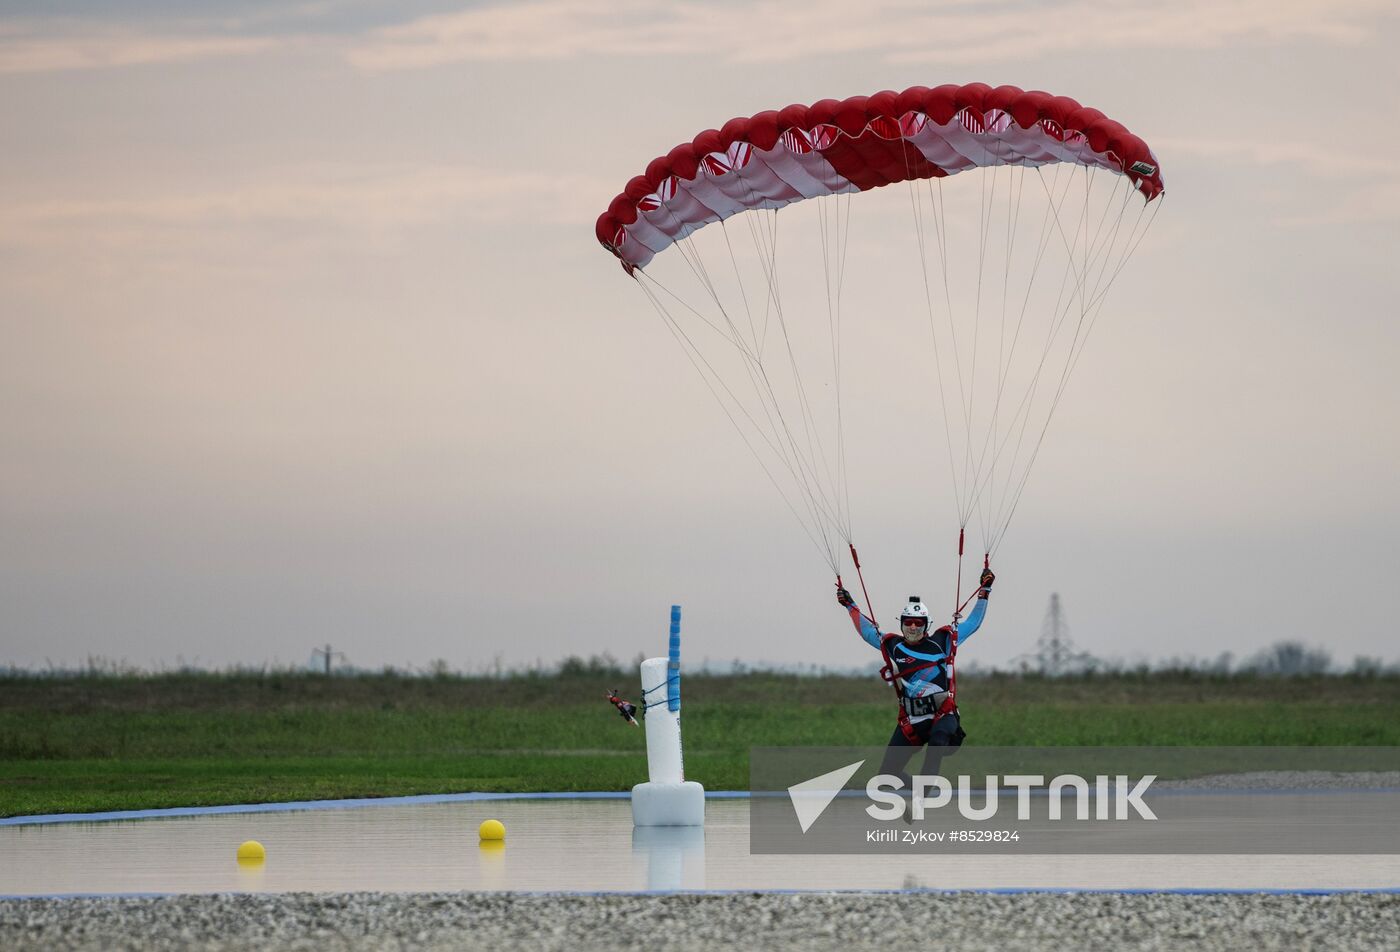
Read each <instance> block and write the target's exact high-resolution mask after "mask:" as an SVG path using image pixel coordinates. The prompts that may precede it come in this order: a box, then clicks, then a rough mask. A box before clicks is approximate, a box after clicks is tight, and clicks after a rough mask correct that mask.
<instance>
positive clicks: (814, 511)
mask: <svg viewBox="0 0 1400 952" xmlns="http://www.w3.org/2000/svg"><path fill="white" fill-rule="evenodd" d="M774 229H775V231H774V236H773V244H775V243H776V223H775V226H774ZM676 245H677V246H678V247H680V248H681V249H682V252H683V257H684V258H685V260H686V262H687V264H688V265H689V267H690V269H691V272H692V274H693V275H694V276H695V278H696V280H697V281H698V282H699V283H700V285H701V286H702V287H703V288H705V289H706V290H707V291H708V292H709V294H710V297H711V299H712V300H713V301H714V303H715V306H716V308H718V309H719V311H720V313H721V314H722V315H723V316H724V318H725V322H726V324H727V325H728V326H729V328H730V333H729V334H728V335H725V334H724V332H723V331H721V330H720V329H719V328H718V327H717V326H716V325H715V324H714V323H713V322H711V321H709V320H707V319H705V318H704V317H703V315H699V316H701V319H702V320H705V323H706V324H708V325H709V326H710V327H712V328H713V329H715V330H716V331H717V332H718V333H719V334H720V336H722V337H725V338H726V340H728V341H729V343H731V344H733V345H734V346H735V347H736V348H738V349H739V351H740V353H741V354H742V355H743V357H744V367H745V373H746V375H747V376H749V379H750V383H751V385H752V386H753V387H754V392H755V395H756V397H757V399H758V402H759V404H760V406H761V407H762V408H763V413H764V415H765V417H767V418H768V420H769V426H770V428H771V429H772V432H773V436H774V440H771V441H770V440H768V439H767V438H766V437H765V438H764V439H765V442H766V443H768V445H769V448H770V450H772V451H773V452H774V454H775V455H776V456H777V457H778V458H779V460H780V461H781V462H782V463H783V465H784V466H785V467H786V468H787V470H788V472H789V474H790V475H791V476H792V477H793V481H794V482H795V483H797V484H798V486H799V487H800V488H801V489H802V490H803V493H804V502H805V503H806V506H807V509H808V512H809V518H810V519H811V524H812V525H813V526H814V527H816V529H817V532H818V534H820V535H821V536H822V537H823V540H824V541H825V543H826V551H827V552H828V553H829V556H828V557H829V560H830V561H834V560H835V557H834V552H835V546H834V544H833V543H832V542H831V541H830V539H829V537H828V535H827V532H826V530H825V528H824V525H825V523H824V521H823V518H824V517H825V519H826V520H833V518H834V517H833V515H832V513H831V509H830V504H829V502H828V501H827V499H826V498H825V496H824V494H823V493H822V492H821V490H820V488H819V487H815V488H814V486H813V485H812V481H811V479H809V476H808V473H809V471H811V470H812V463H810V462H809V461H808V460H807V459H805V458H804V457H803V455H802V453H801V450H800V449H799V447H798V444H797V441H796V438H795V437H794V436H793V433H792V430H791V428H790V427H789V426H788V423H787V420H786V419H785V417H784V415H783V413H782V406H781V401H780V400H779V399H778V397H777V395H776V393H775V392H774V390H773V387H772V383H771V381H770V380H769V379H768V375H767V371H766V370H765V369H764V366H763V364H762V361H761V360H760V359H758V357H757V356H756V355H755V354H753V353H751V352H750V351H749V350H748V349H747V348H745V347H744V346H743V343H742V335H741V334H740V333H739V331H738V329H737V328H736V327H735V325H734V323H733V321H732V320H730V319H729V315H728V312H727V310H726V308H725V307H724V303H723V301H722V300H721V298H720V295H719V293H718V291H717V289H716V288H715V286H714V283H713V281H711V280H710V277H709V271H708V269H707V268H706V267H705V264H704V260H703V258H702V257H701V255H700V252H699V249H698V248H695V247H693V243H692V242H690V241H689V240H688V237H687V238H685V239H680V240H678V241H677V242H676ZM643 273H644V274H645V272H643ZM649 280H653V283H655V284H657V286H658V287H663V286H662V285H660V284H659V282H655V281H654V279H650V278H649ZM741 282H742V278H741ZM770 283H771V282H770ZM663 290H665V289H664V287H663ZM667 294H669V295H670V296H671V297H672V298H675V299H676V300H681V299H680V298H679V297H677V296H676V295H675V294H672V293H671V292H670V291H669V290H667ZM682 303H683V304H684V302H683V301H682ZM686 307H687V309H689V310H690V311H692V312H693V313H696V314H697V315H698V314H699V312H698V311H695V309H694V308H693V307H690V306H689V305H686ZM687 341H689V342H690V343H691V345H692V346H694V342H693V341H690V339H689V337H688V336H687ZM696 353H697V354H700V351H699V348H696ZM701 357H702V359H703V355H702V354H701ZM705 363H706V365H707V366H708V367H709V368H710V371H711V373H712V374H713V375H714V378H715V380H716V381H717V382H719V383H720V384H721V386H723V387H724V390H725V392H726V393H727V394H728V395H729V397H730V399H731V400H733V401H734V403H735V405H736V406H738V407H740V408H741V410H742V412H743V415H744V416H745V418H746V419H748V421H749V423H750V425H752V426H753V427H754V428H755V430H757V431H758V432H759V435H760V436H763V431H762V428H761V427H759V426H758V424H757V422H756V421H755V420H754V418H753V415H752V414H751V413H750V412H749V411H748V410H747V409H743V403H742V401H740V400H739V399H738V397H737V396H736V395H735V394H734V392H733V391H732V390H731V389H730V388H729V387H728V385H727V384H724V382H723V380H722V378H721V375H720V374H719V373H718V372H717V371H715V370H714V368H713V365H710V364H709V362H708V361H705ZM755 373H756V374H757V376H755ZM760 378H761V379H762V383H763V386H762V387H760V385H759V379H760ZM765 389H766V391H767V394H766V397H765V393H764V390H765ZM774 415H776V417H777V421H776V423H775V422H774V420H773V417H774ZM780 429H781V433H779V430H780ZM775 444H776V445H775ZM813 476H815V473H813ZM770 478H771V474H770Z"/></svg>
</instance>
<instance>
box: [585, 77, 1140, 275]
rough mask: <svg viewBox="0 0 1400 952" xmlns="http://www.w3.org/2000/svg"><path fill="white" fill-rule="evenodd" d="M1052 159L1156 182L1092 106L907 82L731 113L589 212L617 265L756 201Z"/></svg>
mask: <svg viewBox="0 0 1400 952" xmlns="http://www.w3.org/2000/svg"><path fill="white" fill-rule="evenodd" d="M1058 162H1068V163H1074V164H1078V165H1084V166H1089V167H1095V168H1100V169H1104V170H1107V171H1110V172H1114V173H1118V174H1121V175H1124V176H1127V177H1128V178H1129V179H1130V180H1131V181H1132V182H1133V183H1134V185H1135V186H1136V187H1137V189H1138V191H1140V192H1141V193H1142V194H1143V195H1144V196H1145V197H1146V199H1147V201H1149V202H1150V201H1151V200H1152V199H1154V198H1156V197H1157V196H1158V195H1160V194H1161V193H1162V191H1163V185H1162V172H1161V166H1160V165H1159V163H1158V162H1157V159H1156V157H1155V156H1154V155H1153V154H1152V150H1151V149H1150V148H1148V146H1147V143H1145V142H1143V141H1142V140H1141V139H1139V138H1138V137H1137V136H1135V135H1133V134H1132V133H1131V132H1129V131H1128V130H1127V129H1126V128H1125V127H1124V126H1123V125H1122V124H1121V123H1119V122H1116V121H1114V120H1113V119H1110V118H1108V117H1107V116H1105V115H1104V114H1103V113H1101V112H1099V111H1098V110H1097V109H1090V108H1088V107H1087V106H1081V105H1080V104H1079V103H1077V102H1075V101H1074V100H1073V99H1070V98H1068V97H1066V96H1053V95H1051V94H1050V93H1046V92H1039V91H1034V90H1032V91H1029V92H1028V91H1026V90H1022V89H1019V88H1017V87H1015V86H997V87H996V88H992V87H991V86H988V85H986V84H984V83H969V84H968V85H966V86H955V85H947V86H938V87H936V88H934V89H929V88H927V87H925V86H913V87H911V88H909V89H906V90H904V92H902V93H895V92H890V91H888V90H886V91H885V92H879V93H876V94H875V95H873V96H853V97H851V98H849V99H845V100H839V101H838V100H835V99H823V100H821V101H820V102H817V103H813V104H812V105H810V106H802V105H792V106H788V107H787V108H785V109H781V110H768V111H765V112H760V113H758V114H757V115H754V116H749V117H747V118H744V117H739V118H735V119H731V120H729V121H728V122H726V123H725V124H724V126H723V127H722V128H720V129H718V130H715V129H709V130H706V131H705V132H702V133H700V134H699V135H698V136H696V137H695V138H694V139H693V140H692V141H690V142H684V143H682V144H680V145H678V146H676V147H675V148H674V149H672V150H671V151H670V152H668V153H666V154H665V155H663V156H660V157H659V158H657V159H655V160H654V161H652V162H651V163H650V164H649V165H648V166H647V168H646V172H645V173H643V174H642V175H638V176H636V177H635V178H633V179H632V180H631V181H630V182H628V183H627V187H626V188H625V189H623V191H622V193H621V194H620V195H618V196H617V197H616V198H614V199H613V200H612V202H611V203H610V204H609V205H608V210H607V211H606V212H604V213H603V214H602V215H601V216H599V218H598V224H597V235H598V240H599V241H600V242H602V244H603V246H604V247H605V248H607V249H608V250H609V251H611V252H612V253H613V254H615V255H617V257H618V258H619V259H621V261H622V264H623V266H624V267H626V268H628V269H629V270H630V269H632V268H634V267H645V266H646V264H647V263H648V262H650V261H651V259H652V258H653V257H654V256H655V255H657V254H659V253H660V252H662V251H664V250H665V249H666V248H667V247H669V246H670V245H671V244H672V243H673V242H675V241H677V240H679V239H681V238H684V237H686V236H687V235H689V234H690V233H691V232H693V231H695V230H696V229H697V228H701V227H703V226H704V225H706V224H709V223H711V222H717V221H722V220H724V219H726V218H729V217H730V216H732V215H735V214H738V213H739V212H742V211H747V210H749V209H755V208H781V207H782V206H784V205H788V204H791V203H792V202H799V201H802V200H803V199H807V198H816V197H819V196H823V195H834V194H838V193H842V192H858V191H860V192H863V191H867V190H869V189H872V188H878V187H880V186H882V185H892V184H894V183H896V182H905V181H909V180H911V179H928V178H941V177H944V176H948V175H956V174H957V173H958V172H962V171H965V170H967V169H974V168H982V167H988V166H995V165H1020V166H1042V165H1050V164H1053V163H1058Z"/></svg>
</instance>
